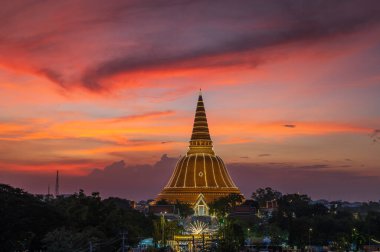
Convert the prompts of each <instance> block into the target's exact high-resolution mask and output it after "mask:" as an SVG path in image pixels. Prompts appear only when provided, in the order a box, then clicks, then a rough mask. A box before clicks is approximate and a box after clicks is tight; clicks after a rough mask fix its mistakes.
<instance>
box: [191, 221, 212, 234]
mask: <svg viewBox="0 0 380 252" xmlns="http://www.w3.org/2000/svg"><path fill="white" fill-rule="evenodd" d="M188 231H189V232H190V233H191V234H203V233H205V232H207V231H208V225H207V224H206V223H204V222H203V221H199V220H196V221H194V222H193V223H190V225H189V227H188Z"/></svg>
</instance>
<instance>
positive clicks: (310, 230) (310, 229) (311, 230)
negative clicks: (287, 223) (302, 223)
mask: <svg viewBox="0 0 380 252" xmlns="http://www.w3.org/2000/svg"><path fill="white" fill-rule="evenodd" d="M311 232H313V229H312V228H309V251H310V252H311Z"/></svg>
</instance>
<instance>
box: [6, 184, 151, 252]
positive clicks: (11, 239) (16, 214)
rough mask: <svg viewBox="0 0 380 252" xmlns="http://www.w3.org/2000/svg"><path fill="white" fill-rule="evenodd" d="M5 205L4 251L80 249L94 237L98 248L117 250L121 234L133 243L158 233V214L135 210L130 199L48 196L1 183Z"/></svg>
mask: <svg viewBox="0 0 380 252" xmlns="http://www.w3.org/2000/svg"><path fill="white" fill-rule="evenodd" d="M0 205H1V208H0V216H1V218H0V251H15V250H19V251H20V250H41V249H43V248H46V249H47V250H48V251H59V250H58V249H57V248H58V247H59V248H61V250H62V251H75V249H83V248H82V247H83V246H85V247H86V248H88V246H89V242H90V241H91V242H93V246H94V248H96V249H97V251H115V250H117V248H120V244H121V235H120V233H121V232H125V231H127V232H128V234H127V236H126V243H127V244H136V243H137V242H138V240H139V239H140V238H141V237H151V235H152V233H153V219H154V217H152V216H148V217H146V216H145V215H144V214H142V213H140V212H138V211H135V210H134V209H132V208H131V207H130V201H128V200H124V199H119V198H108V199H105V200H102V199H101V198H100V195H99V193H92V194H91V195H90V196H87V195H85V193H84V192H83V191H82V190H80V191H79V192H78V193H75V194H73V195H71V196H68V197H63V196H60V197H57V198H55V199H53V198H50V199H42V198H39V197H36V196H34V195H32V194H29V193H26V192H24V191H23V190H21V189H16V188H12V187H10V186H7V185H1V184H0Z"/></svg>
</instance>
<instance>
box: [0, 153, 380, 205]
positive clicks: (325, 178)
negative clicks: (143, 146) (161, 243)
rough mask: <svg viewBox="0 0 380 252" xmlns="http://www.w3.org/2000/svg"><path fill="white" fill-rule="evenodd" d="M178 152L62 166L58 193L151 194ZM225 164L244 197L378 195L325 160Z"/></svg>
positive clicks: (373, 186) (50, 179)
mask: <svg viewBox="0 0 380 252" xmlns="http://www.w3.org/2000/svg"><path fill="white" fill-rule="evenodd" d="M177 160H178V159H177V158H172V157H168V156H167V155H163V156H162V157H161V159H160V160H159V161H158V162H157V163H155V164H153V165H128V164H127V163H126V162H124V161H118V162H115V163H113V164H111V165H109V166H106V167H105V168H103V169H99V168H98V169H93V170H92V172H91V173H90V174H89V175H87V176H80V177H74V176H68V175H65V172H64V171H61V191H62V193H72V192H75V191H78V190H79V189H84V190H85V191H86V192H88V193H89V192H93V191H98V192H100V193H101V195H102V196H103V197H108V196H118V197H124V198H129V199H136V200H138V199H147V198H154V197H155V196H156V195H157V194H158V193H159V192H160V191H161V189H162V188H163V186H165V184H166V183H167V181H168V180H169V178H170V176H171V174H172V172H173V170H174V167H175V163H176V162H177ZM227 166H228V170H229V172H230V174H231V176H232V178H233V180H234V181H235V183H236V184H237V185H238V186H239V188H240V189H241V190H242V192H243V193H244V194H245V196H246V197H249V196H250V195H251V193H252V192H253V191H254V190H255V189H256V188H259V187H268V186H270V187H273V188H276V189H278V190H280V191H282V192H285V193H295V192H301V193H306V194H308V195H310V196H312V197H313V198H314V199H319V198H325V199H329V200H334V199H343V200H352V201H366V200H379V195H378V193H377V192H379V191H380V178H379V177H375V176H363V175H361V174H359V173H356V172H351V171H336V170H334V169H333V168H334V167H333V166H327V165H324V164H313V165H298V166H297V165H294V164H293V165H291V164H287V163H265V164H262V163H231V164H227ZM54 179H55V170H54V171H53V170H52V171H51V174H46V173H44V174H38V173H27V172H10V171H1V172H0V183H8V184H12V185H14V186H18V187H21V188H25V189H27V190H29V191H32V192H35V193H45V192H46V190H47V187H48V185H49V184H50V185H51V186H52V185H54Z"/></svg>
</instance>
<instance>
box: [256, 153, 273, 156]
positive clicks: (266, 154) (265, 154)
mask: <svg viewBox="0 0 380 252" xmlns="http://www.w3.org/2000/svg"><path fill="white" fill-rule="evenodd" d="M258 156H259V157H269V156H271V154H268V153H264V154H259V155H258Z"/></svg>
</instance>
